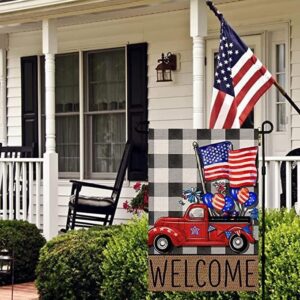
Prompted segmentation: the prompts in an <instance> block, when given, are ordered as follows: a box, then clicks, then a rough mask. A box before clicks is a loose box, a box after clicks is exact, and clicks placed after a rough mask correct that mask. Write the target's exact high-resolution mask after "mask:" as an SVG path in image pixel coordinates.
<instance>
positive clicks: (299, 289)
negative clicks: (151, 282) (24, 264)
mask: <svg viewBox="0 0 300 300" xmlns="http://www.w3.org/2000/svg"><path fill="white" fill-rule="evenodd" d="M266 228H267V232H266V256H267V261H266V297H267V298H266V299H271V300H273V299H297V297H298V295H299V294H300V277H299V276H298V274H300V251H299V249H300V218H299V216H297V215H296V214H295V212H294V211H293V210H291V211H289V212H288V211H286V210H281V211H269V212H268V213H267V214H266ZM147 231H148V222H147V218H146V216H143V217H142V218H140V219H135V220H133V221H132V222H129V223H128V224H127V225H122V226H119V227H117V228H115V226H112V227H110V228H109V229H101V230H100V229H93V230H91V229H90V230H86V231H79V232H71V233H68V234H66V235H65V236H62V237H58V238H56V239H54V240H53V241H51V242H49V243H48V244H47V245H46V246H45V247H44V248H43V250H42V253H41V262H40V264H39V268H38V288H39V291H40V292H41V295H42V296H43V297H42V299H58V300H59V299H68V300H69V299H95V300H96V299H105V300H114V299H116V300H119V299H130V300H131V299H132V300H140V299H147V300H154V299H155V300H163V299H174V300H189V299H190V300H192V299H220V300H227V299H228V300H229V299H232V300H235V299H261V291H259V292H258V293H236V292H233V293H216V292H210V293H209V292H193V293H184V292H182V293H180V292H173V293H171V292H166V293H150V292H148V291H147V253H148V247H147V244H146V241H147ZM79 253H80V254H79ZM78 256H79V257H80V258H79V259H76V258H77V257H78Z"/></svg>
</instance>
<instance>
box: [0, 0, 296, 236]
mask: <svg viewBox="0 0 300 300" xmlns="http://www.w3.org/2000/svg"><path fill="white" fill-rule="evenodd" d="M0 2H1V3H0V34H1V35H0V66H1V67H0V142H1V143H2V144H3V145H9V146H13V145H30V144H31V143H32V142H34V143H36V148H35V151H36V154H37V156H38V157H40V158H34V159H31V160H30V159H27V160H26V159H19V162H18V164H17V165H18V167H17V168H16V171H17V172H19V173H23V178H24V176H26V174H27V173H26V172H25V171H24V170H25V168H28V170H29V173H28V174H29V178H28V180H29V182H30V184H31V185H30V192H29V199H25V198H26V196H25V194H26V193H25V194H24V195H23V199H25V201H27V202H29V215H28V217H27V216H26V215H23V214H22V213H21V208H17V217H18V218H28V219H29V221H31V222H34V223H36V224H37V225H38V226H39V227H40V228H42V229H43V230H44V234H45V236H46V237H47V238H50V237H51V236H54V235H56V234H57V232H58V229H59V228H62V227H64V226H65V222H66V214H67V203H68V195H69V194H70V188H71V186H70V183H69V179H71V178H75V179H81V180H91V181H97V182H101V183H105V184H112V183H113V180H112V178H113V177H114V173H115V172H116V168H117V166H118V162H119V158H120V153H121V146H122V144H123V143H124V142H125V141H126V139H127V138H128V137H130V138H131V139H133V140H134V142H135V143H136V145H138V147H137V148H136V153H135V154H136V156H135V157H136V158H137V159H136V160H133V163H132V165H131V166H130V169H129V172H128V173H129V174H128V176H129V177H128V178H129V179H128V178H127V179H126V182H125V183H124V188H123V192H122V197H121V200H120V202H119V209H118V211H117V214H116V217H115V221H116V222H122V221H124V220H126V219H128V218H130V217H131V215H130V214H128V213H126V211H125V210H124V209H123V208H122V203H123V201H124V200H125V199H130V198H131V197H132V196H133V195H134V191H133V189H132V185H133V184H134V183H135V182H136V181H138V180H146V174H145V170H146V169H145V166H146V161H145V160H144V159H145V155H146V149H147V144H146V141H147V139H146V137H145V134H144V135H143V133H139V132H137V131H136V130H135V128H136V127H138V128H140V129H141V130H142V131H144V130H145V124H146V122H147V121H149V127H151V128H206V127H207V124H208V118H209V111H210V99H211V91H212V84H213V74H214V63H215V56H216V55H215V54H216V52H217V49H218V40H219V22H218V20H217V18H216V17H215V16H214V15H213V13H212V12H210V11H209V10H208V8H207V6H206V4H205V1H204V0H134V1H130V0H84V1H83V0H60V1H57V0H15V1H14V0H7V1H0ZM215 4H216V5H217V6H218V8H219V10H220V11H222V13H223V14H224V16H225V18H226V20H227V21H228V22H229V23H230V24H231V25H232V26H233V27H234V28H235V30H236V31H237V32H238V33H239V35H240V36H241V37H242V38H243V39H244V41H245V42H246V43H247V44H248V46H249V47H251V48H252V49H253V50H254V52H255V53H256V55H257V56H258V57H259V58H260V59H261V60H262V61H263V62H264V63H265V64H266V66H267V67H268V69H269V70H270V71H271V72H272V74H273V75H274V76H275V77H276V78H277V80H278V81H279V82H280V83H281V85H282V86H283V87H284V88H285V90H286V91H287V92H288V94H290V95H291V97H292V98H293V99H294V101H295V102H296V103H297V104H298V106H300V21H299V20H300V10H299V8H300V4H299V0H286V1H281V0H216V1H215ZM168 52H171V53H173V54H175V55H176V56H177V70H176V71H172V77H173V80H172V81H169V82H157V77H156V67H157V65H158V62H157V60H158V59H159V58H160V57H161V54H162V53H165V54H167V53H168ZM251 118H252V119H251ZM251 118H249V119H248V126H252V127H253V126H254V127H255V128H257V127H259V126H260V125H261V123H262V122H263V121H264V120H266V119H268V120H271V121H272V122H273V124H274V127H275V131H274V133H273V134H271V135H270V136H269V137H268V148H267V153H268V156H270V157H269V158H268V160H270V161H274V162H272V163H270V166H269V174H273V175H274V178H272V182H273V184H274V189H273V194H269V199H268V202H267V203H268V205H269V206H270V207H279V194H280V193H281V187H280V179H279V177H280V173H279V162H280V160H282V159H283V157H284V156H285V155H286V154H287V153H288V152H289V151H290V150H292V149H295V148H300V116H299V115H297V114H296V113H295V111H293V110H292V108H291V107H290V105H289V104H288V103H287V102H286V101H285V100H284V99H283V98H282V97H281V96H280V94H279V93H278V91H277V90H276V88H275V87H272V88H271V89H270V91H269V92H268V93H267V94H266V96H264V97H263V99H262V100H260V101H259V103H258V104H257V105H256V107H255V109H254V112H253V114H252V115H251ZM272 157H273V158H272ZM298 158H299V157H298ZM298 161H300V159H299V160H298ZM0 162H1V165H2V169H1V170H2V171H1V172H2V177H6V176H9V175H10V174H11V173H10V172H12V168H11V167H10V164H11V161H10V160H5V159H1V160H0ZM287 165H290V162H287ZM296 165H297V164H296ZM296 165H295V166H296ZM299 167H300V163H299V162H298V169H299ZM42 168H43V172H42V173H43V176H42V179H41V180H40V176H39V174H41V169H42ZM291 172H292V171H291V168H287V173H286V175H287V205H288V206H290V205H291V188H290V187H291V184H290V180H291V178H290V177H291ZM19 173H17V174H19ZM299 177H300V176H299ZM299 177H298V186H300V183H299V181H300V179H299ZM23 182H24V180H23ZM270 184H271V183H270ZM20 185H22V183H20ZM12 187H13V181H12V179H11V180H9V181H8V183H7V181H6V180H4V181H3V199H8V200H7V201H12V199H13V197H14V196H13V192H12V190H13V188H12ZM299 190H300V189H298V195H299ZM23 191H24V189H23ZM92 192H94V191H91V193H92ZM18 193H22V189H21V187H20V186H18V188H17V191H16V194H18ZM271 197H272V199H271ZM274 199H275V201H274ZM298 199H299V196H298ZM7 201H5V200H3V206H2V208H3V209H2V212H3V214H2V218H12V217H13V213H12V212H10V211H9V210H8V209H7V207H6V204H5V203H6V202H7ZM18 210H20V211H18Z"/></svg>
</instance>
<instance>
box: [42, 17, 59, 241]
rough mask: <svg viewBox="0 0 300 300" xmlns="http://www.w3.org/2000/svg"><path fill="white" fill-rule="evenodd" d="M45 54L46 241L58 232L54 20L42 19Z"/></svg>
mask: <svg viewBox="0 0 300 300" xmlns="http://www.w3.org/2000/svg"><path fill="white" fill-rule="evenodd" d="M43 53H44V55H45V92H46V94H45V116H46V152H45V153H44V173H43V178H44V179H43V182H44V195H43V218H44V235H45V237H46V239H47V240H49V239H51V238H52V237H54V236H56V235H57V234H58V215H57V213H58V192H57V183H58V155H57V153H56V152H55V53H57V33H56V22H55V20H44V21H43Z"/></svg>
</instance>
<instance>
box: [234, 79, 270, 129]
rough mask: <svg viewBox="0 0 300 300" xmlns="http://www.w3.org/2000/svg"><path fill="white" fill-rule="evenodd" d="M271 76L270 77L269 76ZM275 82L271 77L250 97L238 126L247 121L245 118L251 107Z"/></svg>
mask: <svg viewBox="0 0 300 300" xmlns="http://www.w3.org/2000/svg"><path fill="white" fill-rule="evenodd" d="M271 76H272V75H271ZM274 82H275V80H274V78H273V77H271V78H270V79H269V80H268V81H267V82H266V83H265V84H264V85H263V86H262V87H261V88H260V89H259V90H258V91H257V92H256V93H255V95H254V96H253V97H252V99H251V100H250V101H249V104H250V105H249V106H246V107H245V109H244V110H243V112H242V113H241V116H240V118H239V119H240V124H243V123H244V121H245V120H246V119H247V116H248V115H249V113H250V112H251V110H252V107H254V105H255V104H256V102H257V101H258V100H259V99H260V98H261V96H262V95H263V94H264V93H265V92H266V91H267V90H268V89H269V88H270V87H271V86H272V84H273V83H274Z"/></svg>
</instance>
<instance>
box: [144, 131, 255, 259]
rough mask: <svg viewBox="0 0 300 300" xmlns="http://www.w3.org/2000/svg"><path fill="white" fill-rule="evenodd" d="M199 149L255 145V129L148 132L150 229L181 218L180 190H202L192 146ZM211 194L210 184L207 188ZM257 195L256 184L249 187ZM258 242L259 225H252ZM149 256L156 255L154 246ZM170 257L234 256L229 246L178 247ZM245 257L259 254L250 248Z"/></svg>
mask: <svg viewBox="0 0 300 300" xmlns="http://www.w3.org/2000/svg"><path fill="white" fill-rule="evenodd" d="M194 141H197V142H198V144H199V146H200V147H201V146H206V145H209V144H213V143H219V142H223V141H230V142H231V143H232V144H233V149H240V148H245V147H253V146H257V145H258V130H254V129H228V130H224V129H213V130H211V129H150V131H149V141H148V143H149V144H148V149H149V150H148V158H149V159H148V161H149V165H148V175H149V197H150V198H149V228H151V227H152V226H153V224H154V222H155V221H156V220H157V219H159V218H160V217H167V216H169V217H181V216H183V214H184V212H185V210H186V209H187V207H188V205H189V204H188V203H186V204H185V205H184V206H182V205H181V204H180V203H179V201H180V200H181V199H182V198H181V195H182V191H183V190H186V189H188V188H191V187H198V188H200V189H202V185H201V183H200V179H199V175H198V169H197V163H196V157H195V152H194V149H193V146H192V143H193V142H194ZM206 188H207V190H208V191H209V190H210V191H211V192H212V193H214V192H215V188H214V186H213V184H212V183H208V184H207V185H206ZM249 190H250V191H255V192H256V193H257V192H258V188H257V185H256V186H255V187H254V188H249ZM253 229H254V237H255V239H257V240H258V226H257V225H255V226H254V228H253ZM149 254H158V253H156V251H155V250H154V248H153V247H151V248H149ZM172 254H184V255H186V254H202V255H205V254H207V255H212V254H229V255H230V254H235V253H234V252H232V251H231V250H230V249H229V247H178V248H176V247H175V248H174V249H173V250H172ZM244 254H248V255H249V254H258V245H257V243H256V244H255V245H252V244H251V245H250V247H249V249H248V250H247V252H245V253H244Z"/></svg>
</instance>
